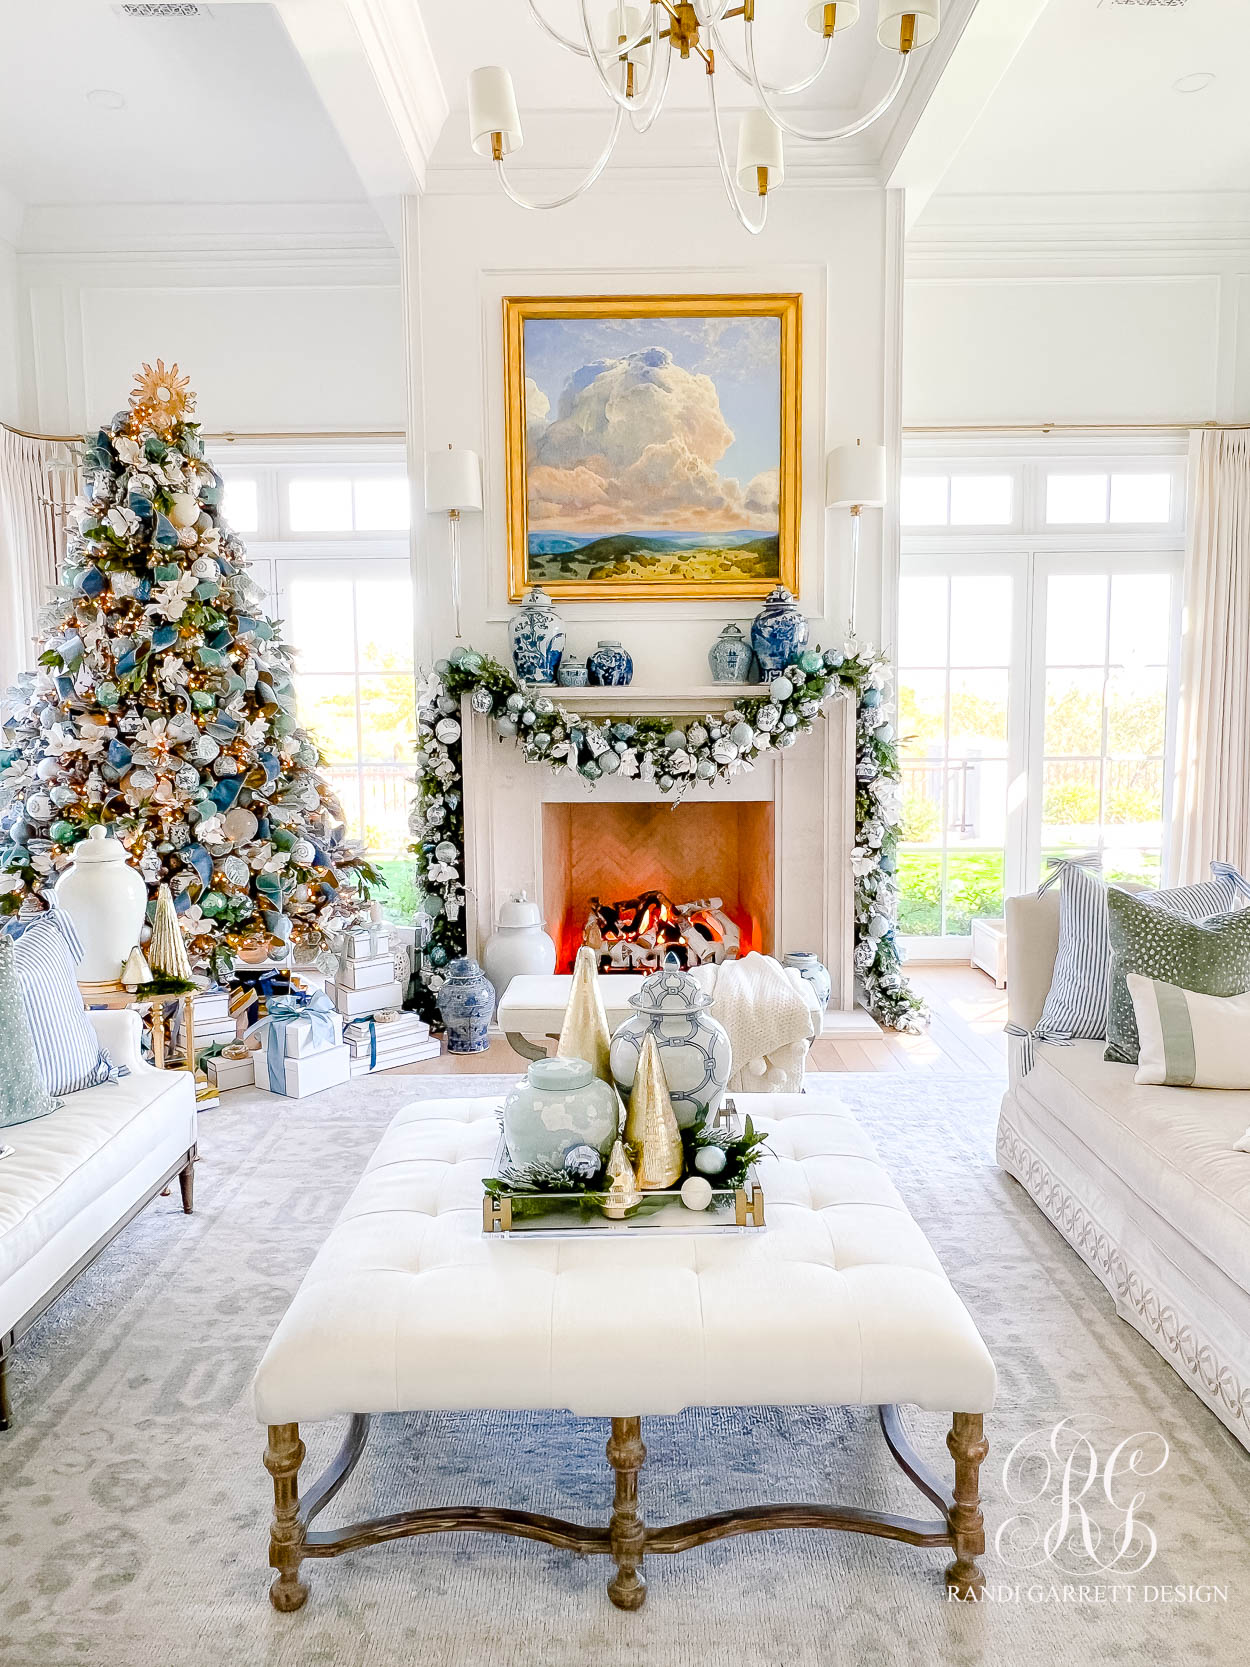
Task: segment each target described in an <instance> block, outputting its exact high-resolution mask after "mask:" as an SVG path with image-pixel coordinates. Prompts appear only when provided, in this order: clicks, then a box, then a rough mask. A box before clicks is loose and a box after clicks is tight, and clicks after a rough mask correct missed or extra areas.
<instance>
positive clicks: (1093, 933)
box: [1033, 862, 1250, 1042]
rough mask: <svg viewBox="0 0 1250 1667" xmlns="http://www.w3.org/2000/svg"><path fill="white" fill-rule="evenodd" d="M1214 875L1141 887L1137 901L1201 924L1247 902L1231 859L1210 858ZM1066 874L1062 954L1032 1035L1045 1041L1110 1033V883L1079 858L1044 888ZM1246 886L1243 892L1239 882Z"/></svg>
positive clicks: (1062, 898) (1062, 901)
mask: <svg viewBox="0 0 1250 1667" xmlns="http://www.w3.org/2000/svg"><path fill="white" fill-rule="evenodd" d="M1211 873H1212V876H1213V878H1212V879H1210V880H1201V881H1199V882H1198V883H1197V884H1196V885H1192V886H1176V887H1174V888H1173V889H1172V890H1170V891H1148V892H1141V893H1139V894H1138V896H1137V901H1138V902H1139V903H1145V904H1148V905H1149V906H1150V907H1151V908H1152V909H1165V910H1166V911H1167V912H1168V914H1172V915H1178V916H1179V917H1180V918H1181V919H1182V920H1188V921H1192V922H1194V923H1195V924H1199V923H1200V922H1202V921H1204V920H1210V919H1211V917H1212V916H1213V915H1223V914H1233V913H1235V912H1236V911H1237V910H1238V909H1241V908H1244V907H1245V902H1246V897H1250V886H1247V883H1246V881H1245V880H1243V879H1242V878H1241V876H1240V875H1239V874H1238V873H1237V871H1236V869H1233V868H1230V867H1229V865H1228V864H1227V863H1212V864H1211ZM1059 875H1062V876H1063V886H1062V891H1061V893H1060V899H1059V953H1058V954H1057V955H1056V957H1055V971H1054V975H1053V977H1052V979H1051V984H1050V993H1049V994H1048V995H1047V997H1046V1005H1045V1007H1044V1008H1043V1009H1042V1016H1041V1018H1040V1019H1039V1021H1038V1024H1037V1029H1036V1030H1035V1031H1034V1032H1033V1035H1034V1036H1035V1037H1036V1038H1037V1039H1038V1041H1041V1042H1073V1041H1079V1040H1084V1041H1102V1040H1103V1039H1104V1038H1105V1037H1106V1034H1107V1006H1108V1001H1109V997H1110V987H1111V929H1110V925H1109V921H1108V916H1107V885H1106V881H1105V880H1103V879H1102V877H1101V876H1100V875H1098V874H1094V873H1091V872H1090V871H1089V870H1088V869H1086V868H1082V867H1080V866H1079V865H1078V864H1076V863H1071V862H1068V863H1063V864H1061V865H1060V867H1059V868H1058V869H1057V870H1056V873H1055V874H1052V875H1051V877H1050V879H1049V880H1047V881H1046V884H1045V885H1044V886H1043V888H1042V889H1043V890H1045V889H1046V887H1047V886H1050V885H1052V884H1053V883H1054V881H1055V880H1056V879H1057V878H1058V877H1059ZM1239 885H1240V886H1241V887H1245V888H1246V890H1245V895H1244V896H1243V895H1241V894H1239V890H1238V886H1239Z"/></svg>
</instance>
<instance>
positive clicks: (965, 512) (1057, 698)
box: [898, 442, 1185, 956]
mask: <svg viewBox="0 0 1250 1667" xmlns="http://www.w3.org/2000/svg"><path fill="white" fill-rule="evenodd" d="M1110 444H1111V443H1110V442H1107V445H1108V447H1109V446H1110ZM1178 445H1179V442H1178ZM990 483H994V484H990ZM1184 495H1185V494H1184V464H1183V460H1182V459H1181V458H1180V457H1179V456H1178V455H1177V453H1176V450H1175V449H1173V450H1170V451H1168V450H1165V449H1164V444H1163V443H1161V444H1160V447H1159V455H1155V456H1145V457H1133V456H1127V455H1125V456H1122V457H1121V456H1114V457H1109V456H1107V455H1105V454H1104V455H1103V456H1101V457H1087V456H1082V455H1080V454H1077V455H1073V456H1069V457H1060V458H1058V459H1056V458H1055V455H1054V453H1053V452H1050V453H1048V455H1047V456H1046V457H1045V458H1038V457H1030V456H1028V455H1027V453H1022V454H1021V455H1019V456H1016V457H1009V458H1006V459H1003V460H1002V461H1001V462H999V461H998V460H995V461H994V462H993V463H992V464H991V463H990V461H989V460H988V459H987V460H984V461H982V460H979V459H978V460H977V461H976V463H975V464H974V463H972V462H971V461H967V462H965V461H964V460H962V459H961V460H960V463H959V466H958V468H956V467H955V466H954V465H953V464H952V465H950V466H946V465H944V464H943V463H942V462H941V460H940V459H939V458H937V457H934V456H930V457H929V458H922V457H909V458H908V459H907V460H906V461H905V465H904V480H903V522H904V528H905V534H904V543H903V567H902V577H901V581H900V592H899V630H898V667H899V671H898V690H899V722H898V731H899V735H900V738H901V762H902V772H903V812H904V815H903V830H902V832H903V840H902V846H901V849H900V856H899V883H900V890H901V894H902V896H901V906H900V925H901V927H902V930H903V932H904V933H905V934H906V935H907V936H908V937H909V938H910V939H911V940H912V949H913V953H919V954H921V955H924V954H926V953H929V954H932V955H935V956H940V955H942V954H944V953H945V954H949V953H955V952H958V951H960V950H961V949H962V946H963V944H964V943H965V942H966V939H967V937H968V934H969V933H970V930H971V922H972V920H973V919H974V918H975V917H976V916H978V915H986V916H994V915H998V914H1001V912H1002V907H1003V898H1004V896H1005V895H1009V894H1011V893H1013V892H1018V891H1024V890H1026V889H1028V888H1029V887H1031V886H1033V885H1035V884H1036V883H1037V881H1038V879H1039V878H1040V876H1041V874H1042V872H1043V869H1044V868H1045V867H1046V866H1047V865H1048V863H1049V861H1050V860H1051V859H1053V858H1054V857H1056V856H1060V855H1064V854H1068V855H1072V854H1077V853H1086V852H1088V853H1097V855H1098V857H1099V858H1100V860H1101V862H1102V865H1103V870H1104V872H1105V873H1106V874H1107V876H1108V877H1109V878H1119V879H1134V880H1140V881H1143V882H1145V883H1147V884H1157V883H1158V882H1159V880H1160V878H1161V877H1162V871H1163V851H1164V844H1165V836H1166V825H1167V814H1168V794H1167V789H1168V778H1169V763H1170V756H1171V733H1172V725H1173V714H1174V707H1175V693H1176V691H1175V661H1176V648H1177V642H1178V638H1179V575H1180V570H1181V561H1182V551H1183V516H1184ZM957 505H958V515H957V513H956V506H957ZM978 513H980V514H982V515H983V517H984V518H983V519H980V520H978V519H977V515H978ZM991 514H993V515H996V516H999V517H1001V520H1000V521H995V520H991V519H990V516H991ZM920 529H923V530H920ZM996 529H997V530H996Z"/></svg>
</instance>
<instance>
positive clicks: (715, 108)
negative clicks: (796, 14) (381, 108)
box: [469, 0, 941, 233]
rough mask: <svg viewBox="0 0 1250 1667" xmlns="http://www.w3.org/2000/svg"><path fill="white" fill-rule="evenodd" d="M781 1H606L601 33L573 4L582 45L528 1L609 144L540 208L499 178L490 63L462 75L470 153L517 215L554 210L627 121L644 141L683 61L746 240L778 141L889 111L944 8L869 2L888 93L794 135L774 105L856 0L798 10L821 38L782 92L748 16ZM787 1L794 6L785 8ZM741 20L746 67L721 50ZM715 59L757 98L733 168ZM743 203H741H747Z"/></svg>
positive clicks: (764, 205) (825, 59)
mask: <svg viewBox="0 0 1250 1667" xmlns="http://www.w3.org/2000/svg"><path fill="white" fill-rule="evenodd" d="M781 3H784V0H742V3H741V4H739V5H734V6H731V5H730V4H729V0H644V3H642V4H632V5H631V4H627V3H626V0H611V4H610V5H609V7H608V11H607V15H606V19H605V23H604V26H603V28H602V33H601V34H600V35H596V31H595V28H594V26H593V24H592V22H591V18H590V0H578V10H579V14H580V18H581V24H582V36H581V39H580V40H572V39H569V38H568V37H567V36H565V35H563V34H561V33H560V31H559V30H557V29H555V28H554V27H553V26H552V25H551V24H550V23H549V22H548V21H547V19H546V18H545V17H544V16H543V14H542V13H541V11H540V10H539V8H538V0H526V4H527V5H528V7H529V11H530V16H531V17H532V18H533V20H534V22H535V23H536V24H537V25H538V27H539V28H540V29H541V30H542V31H543V33H544V34H546V35H547V36H549V37H550V39H552V40H553V41H554V42H555V43H556V45H557V46H559V47H561V48H563V50H564V51H566V52H571V53H573V54H574V55H575V56H576V57H579V58H584V59H586V60H587V61H588V62H589V63H590V64H591V65H592V67H593V68H594V70H595V73H596V75H597V76H598V79H599V81H600V83H601V85H602V88H603V91H604V93H605V94H606V96H607V98H608V100H609V102H610V104H611V106H612V125H611V129H610V131H609V134H608V139H607V143H606V144H605V145H604V148H603V150H602V151H601V152H600V153H599V156H598V157H597V158H596V160H595V162H594V163H593V164H592V166H591V168H590V171H589V172H588V173H587V174H586V175H585V177H584V178H583V179H582V180H581V182H580V183H579V184H578V185H576V186H575V187H574V188H573V190H571V191H569V192H566V193H565V194H564V195H563V196H559V197H553V198H550V199H548V200H546V201H535V200H534V199H532V198H528V197H524V196H522V195H521V194H520V192H518V191H517V190H516V188H515V186H514V185H513V184H512V182H511V181H510V180H509V178H508V174H507V167H506V164H507V159H508V157H510V156H511V155H513V154H514V153H515V152H516V151H519V150H520V149H521V147H522V145H523V144H524V142H525V141H524V133H523V131H522V127H521V117H520V114H519V112H518V110H517V103H516V94H515V92H514V90H513V85H512V77H511V75H509V73H508V71H507V70H506V69H504V68H503V67H502V66H500V65H498V64H492V65H485V66H483V67H482V68H480V69H475V70H474V71H473V72H472V74H471V75H470V76H469V139H470V142H471V144H472V146H473V149H474V150H475V151H476V152H477V153H478V155H479V156H489V157H490V158H491V160H492V162H493V163H494V165H495V171H496V173H497V174H498V176H499V182H500V184H501V186H502V187H503V189H504V191H505V193H506V194H507V196H508V197H510V198H511V200H512V201H513V202H514V203H517V204H518V205H519V206H520V207H522V208H531V209H539V210H544V209H552V208H562V207H564V205H565V204H566V203H571V202H573V201H574V200H575V199H576V198H577V197H580V196H581V195H582V194H583V192H585V191H588V190H589V189H590V187H591V186H592V185H593V184H594V183H595V181H596V180H597V179H598V178H599V176H600V174H602V172H603V170H604V169H605V168H606V167H607V165H608V162H609V160H610V159H611V156H612V153H613V151H614V150H615V148H616V142H617V140H618V139H619V138H620V135H621V132H622V129H623V126H624V122H625V119H626V118H628V120H629V122H630V125H631V126H632V127H633V129H634V131H635V132H637V133H646V132H647V131H648V129H649V128H651V127H652V126H653V125H654V123H655V120H656V118H657V117H658V115H659V113H660V111H661V110H662V109H663V107H664V100H665V95H666V93H667V90H668V81H669V71H670V69H671V67H672V61H673V58H674V56H676V57H677V58H679V59H680V60H681V61H682V62H689V61H690V59H691V58H697V59H699V60H700V61H701V62H702V64H703V67H704V71H705V79H706V81H707V88H708V102H709V105H710V107H711V112H712V124H713V127H714V129H715V134H716V157H717V162H718V165H719V168H720V176H721V182H722V184H723V185H724V188H725V195H726V196H727V197H728V199H729V202H730V205H731V206H732V208H733V211H734V213H735V214H736V215H737V217H738V220H739V222H740V223H741V224H742V226H743V227H745V229H746V230H747V231H749V232H753V233H754V232H760V231H762V230H763V229H764V225H765V222H766V220H767V215H768V197H769V194H770V193H771V192H772V191H774V190H776V189H777V188H778V187H779V186H780V185H781V183H782V181H783V179H784V178H785V161H784V153H783V134H788V135H789V136H790V137H791V138H792V139H798V140H800V141H803V142H806V143H810V144H836V143H838V142H839V141H841V140H844V139H850V138H853V137H854V136H855V135H856V134H857V133H862V132H863V131H864V130H865V129H866V128H868V127H871V126H872V125H873V123H874V122H876V121H877V120H879V118H880V117H881V116H883V115H884V114H885V112H886V111H887V110H888V109H889V108H890V106H891V105H892V104H893V103H894V101H895V99H896V98H897V97H898V95H899V92H900V90H901V89H902V85H903V81H904V78H905V76H906V74H907V66H908V63H909V61H910V59H911V55H912V53H913V52H914V51H915V49H916V48H917V47H922V46H927V45H928V44H929V42H930V41H932V40H934V39H935V38H936V36H937V32H938V27H939V23H940V4H941V0H878V6H877V39H878V40H879V41H880V43H881V45H882V46H884V47H885V48H886V49H887V50H889V51H893V52H896V53H897V54H898V66H897V68H896V70H895V72H894V76H893V78H892V79H891V82H890V85H889V87H888V88H887V90H886V92H885V95H884V96H883V97H882V98H881V99H880V100H879V101H878V102H877V104H875V105H874V106H873V108H872V109H871V110H869V111H867V112H866V113H865V114H864V115H862V116H860V117H858V118H856V120H854V121H851V122H847V123H845V124H844V125H843V126H841V127H836V128H829V129H823V130H822V129H813V128H806V127H799V126H797V125H796V124H795V123H794V122H792V121H791V120H790V118H789V117H788V116H787V115H786V114H785V113H784V112H783V111H782V110H781V109H780V108H779V107H778V105H777V104H776V103H775V100H776V99H778V98H786V97H789V96H791V95H793V94H795V93H801V92H804V91H805V90H806V89H807V88H808V87H810V86H812V85H813V83H814V82H815V81H816V80H817V79H818V77H819V76H820V75H821V73H822V72H823V71H824V69H825V67H826V65H827V64H828V63H829V60H830V56H831V53H832V48H833V41H834V36H835V35H838V34H841V33H842V32H843V31H844V30H846V29H849V28H851V27H852V26H853V25H854V24H855V23H856V22H858V20H859V13H860V0H830V3H826V4H821V5H810V4H808V3H807V0H797V3H798V4H799V5H802V6H806V23H807V27H808V28H809V29H810V30H812V32H813V33H814V34H817V35H819V36H820V38H821V40H822V41H823V43H824V44H823V49H822V53H821V57H820V60H819V62H818V63H817V65H816V68H815V70H814V71H812V73H810V74H809V75H806V76H804V77H803V78H801V79H800V80H798V81H794V82H791V83H790V84H789V85H787V86H776V85H773V84H771V83H769V82H767V81H765V80H763V78H762V77H761V75H760V73H759V70H758V68H757V66H756V62H755V15H756V6H757V4H772V5H774V6H775V5H778V4H781ZM791 3H794V0H791ZM739 20H740V21H741V25H742V46H743V60H742V61H740V60H739V59H738V58H737V57H736V56H735V55H734V52H733V50H732V49H731V47H730V44H729V41H728V39H727V36H726V33H725V26H726V25H728V24H729V23H731V22H736V21H739ZM718 60H719V61H721V62H724V63H726V64H728V65H729V68H730V69H731V70H732V71H733V72H734V74H735V75H736V76H737V77H738V78H739V80H741V81H744V82H745V83H746V84H747V86H749V87H750V88H751V90H752V91H753V92H754V94H755V96H756V99H757V100H758V103H757V104H756V105H755V106H753V107H752V108H749V109H748V110H746V111H745V112H744V113H743V116H742V120H741V123H740V125H739V128H738V151H737V162H736V166H735V167H732V168H731V166H730V162H729V152H728V148H727V145H726V142H725V133H724V127H723V124H722V120H721V111H720V105H719V102H718V99H717V81H716V75H717V68H718ZM740 192H743V193H748V194H749V193H754V194H755V195H756V196H757V197H758V198H759V203H760V206H759V214H758V218H752V216H751V215H750V214H749V213H748V212H747V208H746V204H745V203H744V201H743V198H742V196H740V195H739V193H740ZM746 201H747V202H749V201H750V196H749V195H748V196H747V198H746Z"/></svg>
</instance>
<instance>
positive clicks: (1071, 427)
mask: <svg viewBox="0 0 1250 1667" xmlns="http://www.w3.org/2000/svg"><path fill="white" fill-rule="evenodd" d="M1191 428H1199V429H1201V428H1233V429H1238V428H1250V423H1220V422H1214V421H1208V422H1201V423H915V424H913V423H906V424H904V426H903V433H904V434H1184V433H1186V432H1187V431H1188V430H1189V429H1191Z"/></svg>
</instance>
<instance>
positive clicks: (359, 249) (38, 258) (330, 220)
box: [19, 203, 399, 285]
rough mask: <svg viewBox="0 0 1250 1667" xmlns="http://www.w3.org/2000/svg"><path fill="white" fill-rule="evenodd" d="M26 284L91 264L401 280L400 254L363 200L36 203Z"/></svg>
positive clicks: (299, 278)
mask: <svg viewBox="0 0 1250 1667" xmlns="http://www.w3.org/2000/svg"><path fill="white" fill-rule="evenodd" d="M19 260H20V263H21V268H22V272H23V275H24V277H25V279H26V281H27V282H28V283H30V284H39V283H50V282H57V281H59V279H60V277H61V276H62V275H63V274H64V273H65V271H66V269H67V268H72V269H75V270H76V271H77V270H78V269H80V268H82V267H84V266H87V267H89V268H90V270H91V273H92V276H93V279H94V280H95V281H96V282H97V283H108V282H116V281H125V282H127V283H128V284H135V283H141V284H144V285H152V284H161V283H166V282H174V283H186V282H187V281H188V280H189V279H190V278H194V277H205V278H209V279H211V280H212V281H214V282H217V283H222V282H227V281H230V280H232V279H233V280H237V281H239V282H243V283H262V284H263V283H284V284H305V285H312V284H336V283H342V284H353V285H358V284H376V285H393V284H397V283H398V282H399V256H398V253H397V251H396V249H395V247H394V244H393V243H392V241H391V239H390V237H389V236H388V235H387V233H386V231H385V230H384V229H383V227H382V225H381V223H380V221H379V219H378V217H377V215H376V214H375V213H374V212H373V210H372V209H371V208H370V207H369V205H368V204H365V203H215V204H204V205H199V204H197V205H196V206H194V207H191V206H189V205H187V204H182V203H172V204H150V203H131V204H120V205H104V206H102V205H96V204H83V205H69V204H38V205H35V206H32V207H30V208H28V209H27V210H26V212H25V215H24V217H23V222H22V236H21V242H20V245H19Z"/></svg>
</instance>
